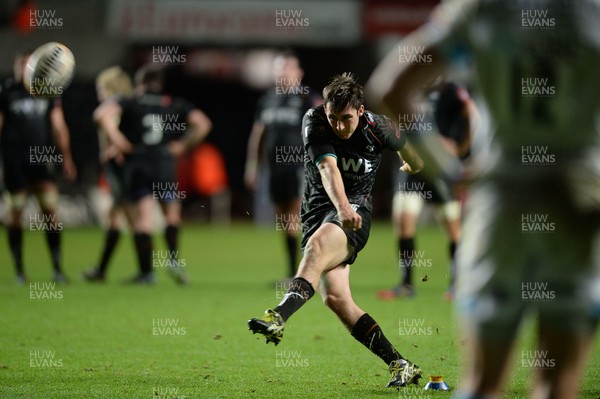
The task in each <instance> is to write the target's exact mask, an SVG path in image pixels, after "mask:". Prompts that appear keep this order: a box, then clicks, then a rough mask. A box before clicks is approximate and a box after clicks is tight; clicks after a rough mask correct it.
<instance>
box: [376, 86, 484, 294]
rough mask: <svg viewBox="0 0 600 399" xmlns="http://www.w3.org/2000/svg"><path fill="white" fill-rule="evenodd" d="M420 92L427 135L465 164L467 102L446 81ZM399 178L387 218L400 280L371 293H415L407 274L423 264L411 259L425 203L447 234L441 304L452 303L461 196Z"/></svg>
mask: <svg viewBox="0 0 600 399" xmlns="http://www.w3.org/2000/svg"><path fill="white" fill-rule="evenodd" d="M425 94H426V96H427V104H431V109H432V110H431V111H429V110H425V114H427V115H430V114H432V117H433V121H434V122H435V124H431V126H433V125H435V128H434V129H433V130H434V131H432V132H431V134H438V133H439V134H440V135H441V139H442V142H443V143H444V146H445V147H446V148H447V149H448V150H449V151H450V152H451V153H452V154H454V155H455V156H456V157H458V158H460V159H461V160H465V159H466V158H467V157H468V156H469V154H470V150H471V138H472V136H473V134H474V131H475V128H476V125H477V119H478V113H477V108H476V107H475V104H474V102H473V100H471V98H470V96H469V94H468V93H467V91H466V90H465V89H464V88H462V87H460V86H458V85H456V84H454V83H451V82H447V81H439V82H437V81H436V82H435V84H434V85H433V86H431V87H429V88H428V89H427V90H426V93H425ZM426 120H427V119H426ZM415 123H416V122H415ZM426 123H427V122H426ZM427 126H428V125H427ZM427 126H426V127H427ZM398 175H400V174H399V173H398ZM401 178H404V179H403V181H402V182H401V181H398V182H397V187H398V189H399V191H397V192H396V193H395V195H394V207H393V215H392V220H393V223H394V233H395V234H396V238H397V239H398V254H399V264H400V271H401V280H400V282H399V283H398V284H397V285H396V286H395V287H394V288H392V289H390V290H384V291H380V292H378V294H377V295H378V297H379V298H381V299H394V298H402V297H412V296H414V295H415V288H414V284H413V275H412V274H413V271H414V269H418V268H419V267H421V266H420V264H421V263H420V262H422V261H423V260H424V259H417V258H418V257H415V253H417V252H416V245H415V236H416V232H417V222H418V219H419V215H420V213H421V211H422V210H423V205H424V203H425V202H429V203H432V204H434V205H435V206H436V208H437V213H438V219H439V220H440V221H441V223H442V224H443V226H444V229H445V230H446V234H447V235H448V241H449V243H448V252H449V258H450V282H449V287H448V290H447V291H446V294H445V296H446V299H447V300H452V298H453V297H454V284H455V280H456V265H455V259H454V255H455V253H456V248H457V245H458V241H459V239H460V229H461V198H460V197H461V193H460V192H457V191H459V190H458V188H457V187H451V186H449V185H448V183H447V182H445V181H444V180H443V179H441V178H439V177H438V178H430V179H426V178H424V177H423V176H421V175H419V174H416V175H408V176H406V175H403V176H398V180H400V179H401ZM425 263H426V262H425ZM428 266H430V265H428Z"/></svg>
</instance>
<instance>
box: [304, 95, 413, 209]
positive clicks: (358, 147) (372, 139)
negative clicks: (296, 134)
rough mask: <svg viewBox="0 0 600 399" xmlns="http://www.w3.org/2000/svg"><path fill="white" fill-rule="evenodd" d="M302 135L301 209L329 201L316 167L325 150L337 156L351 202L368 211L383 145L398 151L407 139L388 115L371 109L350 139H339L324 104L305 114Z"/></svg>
mask: <svg viewBox="0 0 600 399" xmlns="http://www.w3.org/2000/svg"><path fill="white" fill-rule="evenodd" d="M302 137H303V139H304V148H305V154H304V178H305V185H304V186H305V188H304V198H303V209H302V211H303V213H305V212H307V211H309V210H310V208H313V207H320V206H324V205H326V204H327V205H331V200H330V198H329V196H328V195H327V192H326V191H325V188H324V187H323V183H322V181H321V175H320V173H319V170H318V168H317V163H318V162H319V161H320V160H321V159H322V158H323V157H324V156H326V155H328V154H331V155H333V156H334V157H335V158H336V159H337V166H338V168H339V170H340V172H341V175H342V180H343V182H344V189H345V192H346V196H347V197H348V200H349V201H350V203H351V204H358V205H364V206H366V207H367V208H368V209H369V211H371V210H372V205H371V190H372V188H373V184H374V183H375V174H376V173H377V169H378V168H379V165H380V163H381V157H382V155H381V153H382V151H383V149H384V148H387V149H390V150H393V151H399V150H400V149H402V147H403V146H404V143H405V141H406V137H405V136H404V135H401V134H400V131H399V130H398V127H397V126H396V125H395V124H394V123H393V122H392V120H391V119H390V118H388V117H387V116H383V115H377V114H374V113H372V112H370V111H365V113H364V114H363V116H361V117H360V120H359V124H358V127H357V128H356V130H355V131H354V133H353V134H352V136H351V137H350V138H349V139H346V140H344V139H340V138H338V137H337V135H336V134H335V133H334V131H333V129H332V127H331V125H329V122H328V121H327V116H326V115H325V110H324V107H323V105H321V106H318V107H316V108H312V109H310V110H309V111H308V112H307V113H306V114H305V115H304V119H303V122H302Z"/></svg>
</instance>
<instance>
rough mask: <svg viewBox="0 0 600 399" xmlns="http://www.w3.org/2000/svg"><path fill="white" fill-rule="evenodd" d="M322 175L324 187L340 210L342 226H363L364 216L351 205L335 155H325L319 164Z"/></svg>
mask: <svg viewBox="0 0 600 399" xmlns="http://www.w3.org/2000/svg"><path fill="white" fill-rule="evenodd" d="M317 166H318V168H319V173H320V175H321V181H322V182H323V187H324V188H325V191H326V192H327V195H328V196H329V198H330V199H331V202H333V205H334V206H335V209H337V211H338V217H339V218H340V222H341V223H342V227H344V228H349V229H353V230H358V229H360V228H361V226H362V218H361V217H360V215H359V214H358V213H356V211H354V209H352V206H351V205H350V201H348V197H347V196H346V192H345V191H344V182H343V180H342V175H341V173H340V170H339V169H338V167H337V161H336V159H335V157H333V156H329V155H328V156H325V157H324V158H323V159H321V160H320V161H319V164H318V165H317Z"/></svg>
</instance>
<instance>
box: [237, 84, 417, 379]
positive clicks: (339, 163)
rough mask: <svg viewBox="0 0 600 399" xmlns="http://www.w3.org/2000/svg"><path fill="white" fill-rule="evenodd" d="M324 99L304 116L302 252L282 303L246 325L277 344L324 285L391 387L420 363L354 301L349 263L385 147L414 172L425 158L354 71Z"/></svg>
mask: <svg viewBox="0 0 600 399" xmlns="http://www.w3.org/2000/svg"><path fill="white" fill-rule="evenodd" d="M323 99H324V105H321V106H319V107H316V108H312V109H310V110H309V111H308V112H307V113H306V114H305V115H304V118H303V121H302V137H303V139H304V148H305V155H304V161H305V164H304V168H305V169H304V170H305V172H304V179H305V187H304V196H303V199H302V210H301V221H302V232H303V236H302V249H303V257H302V260H301V261H300V266H299V268H298V272H297V274H296V277H295V278H294V279H293V280H292V283H291V286H290V288H289V289H288V290H287V292H286V294H285V296H284V298H283V300H282V301H281V302H280V303H279V305H277V306H276V307H275V308H274V309H267V310H266V312H265V314H264V315H263V316H261V317H259V318H253V319H251V320H249V321H248V325H249V327H250V330H252V331H253V332H254V333H260V334H263V335H264V336H265V337H266V339H267V343H268V342H273V343H275V345H277V344H279V342H280V341H281V340H282V338H283V328H284V324H285V323H286V322H287V320H288V319H289V318H290V316H292V314H293V313H295V312H296V311H297V310H298V309H300V307H301V306H302V305H304V304H305V303H306V302H307V301H308V300H309V299H310V298H311V297H312V296H313V295H314V293H315V290H317V289H320V293H321V295H322V297H323V301H324V302H325V305H326V306H328V307H329V308H330V309H331V310H332V311H333V312H334V313H335V314H336V315H337V316H338V317H339V319H340V321H341V322H342V323H343V324H344V326H346V328H347V329H348V330H349V331H350V333H351V334H352V336H353V337H354V338H355V339H356V340H358V341H359V342H360V343H362V344H363V345H365V346H366V347H367V348H369V350H371V352H373V353H374V354H375V355H377V356H379V357H380V358H381V359H382V360H383V361H384V362H385V363H386V364H387V365H388V367H389V371H390V373H391V375H392V380H391V381H390V383H389V384H388V386H396V387H399V386H406V385H409V384H411V383H415V384H416V383H417V382H418V379H419V378H420V377H421V375H422V373H421V369H420V368H419V367H418V366H417V365H415V364H414V363H412V362H410V361H408V360H406V359H404V358H403V357H402V356H401V355H400V353H398V351H397V350H396V348H394V346H393V345H392V344H391V343H390V342H389V341H388V340H387V338H386V337H385V336H384V334H383V332H382V331H381V328H380V327H379V326H378V324H377V322H375V320H373V318H371V316H369V314H368V313H365V311H364V310H362V309H361V308H359V307H358V306H357V305H356V304H355V303H354V300H353V299H352V295H351V292H350V265H351V264H352V263H354V261H355V260H356V257H357V255H358V252H359V251H360V250H361V249H362V248H363V247H364V246H365V244H366V243H367V239H368V237H369V231H370V227H371V211H372V201H371V190H372V188H373V184H374V179H375V174H376V173H377V169H378V168H379V165H380V163H381V157H382V154H381V153H382V151H383V150H384V149H386V148H387V149H390V150H393V151H397V152H398V154H399V155H400V156H401V157H402V159H404V161H406V164H404V165H403V167H402V169H403V170H404V171H405V172H409V173H413V172H417V171H418V170H420V169H421V168H422V167H423V165H422V161H421V159H420V158H419V157H418V156H417V155H416V154H415V153H414V152H413V151H412V149H411V148H410V147H408V146H405V137H404V136H401V135H400V132H399V131H398V129H397V128H396V125H395V124H394V123H392V121H391V120H390V119H389V118H387V117H384V116H380V115H376V114H373V113H371V112H369V111H366V110H365V108H364V105H363V89H362V86H360V85H359V84H358V83H357V82H356V81H355V80H354V78H353V76H352V75H351V74H343V75H339V76H336V77H334V78H333V79H332V81H331V83H330V84H329V85H328V86H326V87H325V88H324V89H323Z"/></svg>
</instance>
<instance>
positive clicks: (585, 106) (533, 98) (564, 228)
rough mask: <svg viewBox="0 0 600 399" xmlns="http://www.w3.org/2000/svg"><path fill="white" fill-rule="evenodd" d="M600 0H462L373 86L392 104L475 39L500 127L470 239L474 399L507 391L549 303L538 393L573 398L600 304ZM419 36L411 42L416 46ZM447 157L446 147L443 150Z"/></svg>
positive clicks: (465, 311) (400, 109)
mask: <svg viewBox="0 0 600 399" xmlns="http://www.w3.org/2000/svg"><path fill="white" fill-rule="evenodd" d="M599 20H600V3H599V2H598V1H590V0H582V1H577V2H573V1H565V0H556V1H544V2H531V1H522V0H501V1H491V0H490V1H481V2H479V1H454V2H447V3H445V4H444V5H442V6H441V7H440V8H438V9H436V11H435V12H434V13H433V14H432V19H431V22H430V23H428V24H427V25H425V26H424V27H423V28H421V29H419V30H418V31H417V32H416V33H414V34H411V35H410V36H409V37H407V38H406V39H405V40H403V41H402V42H401V43H400V46H414V48H421V49H424V50H423V54H424V55H426V56H430V57H431V59H432V63H431V65H427V66H419V65H415V64H400V63H399V62H398V52H397V51H394V52H393V54H391V55H390V56H389V57H387V58H386V59H385V60H384V61H383V62H382V63H381V64H380V65H379V66H378V68H377V69H376V71H375V72H374V74H373V76H372V78H371V80H370V82H369V84H368V87H367V90H368V93H370V96H369V97H368V98H369V99H370V100H373V101H382V102H383V103H384V104H385V106H386V107H387V108H388V109H389V110H390V111H389V112H390V114H393V115H400V114H403V113H406V112H411V111H410V110H411V101H412V100H413V95H414V94H415V93H416V91H417V90H418V88H419V87H420V86H422V85H423V84H427V83H428V82H429V81H431V80H432V79H434V78H435V77H436V76H437V75H439V74H440V73H441V72H443V71H445V70H446V68H447V67H448V65H449V63H450V62H452V61H453V59H454V57H462V56H464V50H465V49H469V50H470V53H471V54H472V56H473V60H474V63H475V65H476V73H475V78H476V81H477V84H478V85H479V88H480V89H481V92H482V94H483V96H484V98H485V102H486V105H487V108H488V110H489V114H490V116H491V119H492V125H493V128H494V132H493V133H494V138H493V142H492V149H491V151H490V152H491V154H488V156H487V158H486V164H485V169H478V170H477V171H476V172H473V173H474V174H473V175H472V177H471V179H472V180H473V184H472V187H471V189H470V191H469V198H468V205H467V219H466V223H465V226H464V234H463V239H462V242H461V245H460V247H459V249H458V254H457V261H458V267H459V271H458V287H457V297H456V300H457V305H458V307H459V310H461V314H462V316H463V318H464V319H463V323H461V324H462V325H463V326H464V328H465V333H466V337H467V340H466V342H467V348H468V352H467V354H466V355H467V365H466V371H465V375H464V377H463V378H462V379H461V382H462V383H461V385H462V387H461V391H462V394H461V395H459V396H458V398H461V399H466V398H468V399H473V398H497V397H500V396H501V394H502V387H503V386H504V383H505V381H506V379H507V377H508V376H510V375H511V374H513V373H514V370H511V368H510V365H511V364H512V363H511V359H510V357H511V352H512V349H513V347H514V345H515V339H516V337H517V334H518V332H519V327H520V326H521V322H522V321H523V319H524V316H525V314H526V313H533V314H535V316H536V319H537V322H538V325H537V336H538V341H537V345H538V347H537V352H536V353H537V354H539V355H538V356H542V357H541V358H533V359H529V358H526V357H527V356H528V354H521V364H525V367H527V365H528V364H534V365H538V367H536V381H535V385H534V387H533V392H532V395H533V397H535V398H539V399H541V398H554V399H559V398H560V399H573V398H575V397H576V396H577V390H578V382H579V379H580V377H581V376H582V371H583V369H584V365H585V362H586V359H587V356H588V355H589V353H590V350H591V346H592V342H593V334H594V331H595V329H596V327H597V322H598V317H599V313H600V269H599V267H600V262H599V261H600V259H598V256H599V254H600V252H599V249H600V247H599V244H600V243H599V242H598V237H599V235H598V233H599V229H600V198H599V193H600V164H599V162H598V160H599V159H600V147H599V142H598V138H599V137H600V136H599V133H600V132H599V131H598V128H599V125H598V114H599V112H600V96H599V95H598V87H600V75H598V69H599V68H600V34H599V32H600V31H599V30H598V29H599V28H598V21H599ZM404 48H406V47H404ZM439 155H440V156H442V154H439Z"/></svg>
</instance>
